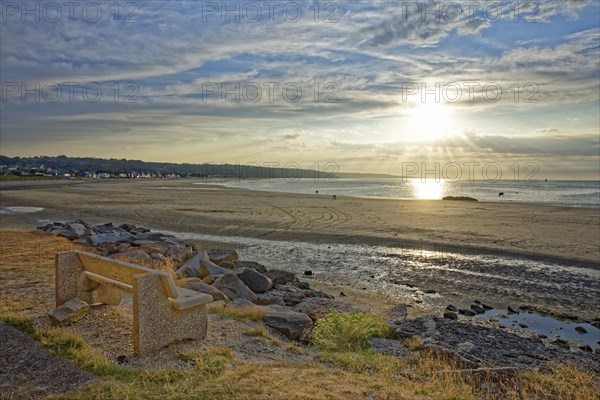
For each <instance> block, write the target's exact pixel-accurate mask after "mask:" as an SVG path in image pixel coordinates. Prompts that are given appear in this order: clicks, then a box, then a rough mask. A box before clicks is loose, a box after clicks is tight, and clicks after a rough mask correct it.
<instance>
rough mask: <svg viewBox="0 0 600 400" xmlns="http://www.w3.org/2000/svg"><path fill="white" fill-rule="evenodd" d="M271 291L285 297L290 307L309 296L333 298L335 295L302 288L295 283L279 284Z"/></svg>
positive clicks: (284, 299) (285, 301)
mask: <svg viewBox="0 0 600 400" xmlns="http://www.w3.org/2000/svg"><path fill="white" fill-rule="evenodd" d="M269 293H272V294H273V295H276V296H279V297H281V298H283V301H284V303H285V305H286V306H288V307H293V306H295V305H296V304H299V303H301V302H302V301H303V300H304V299H306V298H309V297H319V298H325V299H333V296H330V295H328V294H326V293H323V292H319V291H317V290H312V289H300V288H298V287H296V286H294V285H293V284H286V285H279V286H277V287H275V288H274V289H272V290H271V291H270V292H269Z"/></svg>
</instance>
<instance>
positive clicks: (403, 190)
mask: <svg viewBox="0 0 600 400" xmlns="http://www.w3.org/2000/svg"><path fill="white" fill-rule="evenodd" d="M223 184H224V185H225V186H227V187H232V188H241V189H251V190H265V191H274V192H289V193H304V194H315V193H316V192H318V194H322V195H329V196H333V195H336V196H354V197H377V198H388V199H403V200H416V199H429V200H438V199H442V198H443V197H445V196H467V197H472V198H475V199H477V200H479V201H493V202H506V203H538V204H546V205H555V206H568V207H586V208H587V207H591V208H600V181H562V180H561V181H545V180H527V181H514V180H500V181H485V180H472V181H459V182H451V181H446V180H443V179H440V180H434V179H427V180H422V179H405V178H373V179H334V178H330V179H307V178H303V179H283V178H280V179H257V180H251V179H246V180H230V181H225V182H223Z"/></svg>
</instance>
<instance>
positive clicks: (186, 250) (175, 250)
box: [165, 245, 192, 261]
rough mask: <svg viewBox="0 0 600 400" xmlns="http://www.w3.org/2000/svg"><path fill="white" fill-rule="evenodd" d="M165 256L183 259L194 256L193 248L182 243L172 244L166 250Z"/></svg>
mask: <svg viewBox="0 0 600 400" xmlns="http://www.w3.org/2000/svg"><path fill="white" fill-rule="evenodd" d="M165 256H167V257H171V258H174V259H178V260H180V261H183V260H186V259H188V258H190V257H191V256H192V248H191V247H186V246H181V245H178V246H171V247H169V249H168V250H167V251H166V252H165Z"/></svg>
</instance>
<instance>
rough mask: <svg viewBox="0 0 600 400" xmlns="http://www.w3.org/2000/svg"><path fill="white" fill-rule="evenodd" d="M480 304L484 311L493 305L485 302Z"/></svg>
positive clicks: (490, 308) (491, 308)
mask: <svg viewBox="0 0 600 400" xmlns="http://www.w3.org/2000/svg"><path fill="white" fill-rule="evenodd" d="M480 306H481V308H483V309H484V310H486V311H489V310H493V309H494V307H492V306H489V305H487V304H485V303H481V304H480Z"/></svg>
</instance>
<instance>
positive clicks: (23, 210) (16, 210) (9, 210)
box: [0, 207, 44, 215]
mask: <svg viewBox="0 0 600 400" xmlns="http://www.w3.org/2000/svg"><path fill="white" fill-rule="evenodd" d="M43 209H44V208H43V207H0V214H3V215H12V214H29V213H36V212H40V211H42V210H43Z"/></svg>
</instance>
